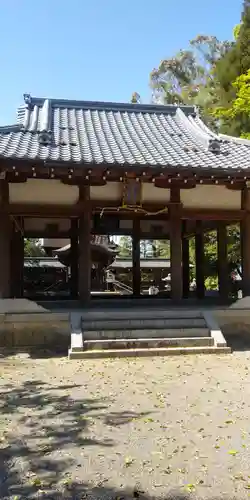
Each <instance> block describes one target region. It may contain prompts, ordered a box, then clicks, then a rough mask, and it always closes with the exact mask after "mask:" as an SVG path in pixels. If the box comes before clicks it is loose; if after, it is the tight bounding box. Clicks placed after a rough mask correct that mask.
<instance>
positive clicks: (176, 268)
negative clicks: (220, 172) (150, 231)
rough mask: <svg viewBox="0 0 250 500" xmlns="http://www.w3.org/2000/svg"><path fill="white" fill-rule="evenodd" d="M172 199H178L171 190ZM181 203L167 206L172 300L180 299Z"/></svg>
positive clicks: (181, 285)
mask: <svg viewBox="0 0 250 500" xmlns="http://www.w3.org/2000/svg"><path fill="white" fill-rule="evenodd" d="M172 193H173V194H172V199H178V193H174V192H172ZM181 210H182V205H181V203H172V204H171V205H170V207H169V211H170V213H169V226H170V259H171V298H172V299H173V301H176V302H178V301H180V300H181V299H182V290H183V282H182V279H183V276H182V241H181V236H182V222H181V216H182V213H181Z"/></svg>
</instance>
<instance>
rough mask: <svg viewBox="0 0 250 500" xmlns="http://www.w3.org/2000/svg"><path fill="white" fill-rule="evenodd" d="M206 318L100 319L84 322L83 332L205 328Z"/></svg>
mask: <svg viewBox="0 0 250 500" xmlns="http://www.w3.org/2000/svg"><path fill="white" fill-rule="evenodd" d="M205 327H206V323H205V320H204V318H181V319H180V318H160V319H159V318H157V319H152V318H150V319H134V318H133V319H129V318H126V319H110V318H108V319H98V320H94V321H89V320H85V319H84V320H82V330H83V331H85V330H125V329H127V328H128V329H130V330H139V329H140V330H149V329H150V330H151V329H157V328H159V329H163V328H168V329H170V328H205Z"/></svg>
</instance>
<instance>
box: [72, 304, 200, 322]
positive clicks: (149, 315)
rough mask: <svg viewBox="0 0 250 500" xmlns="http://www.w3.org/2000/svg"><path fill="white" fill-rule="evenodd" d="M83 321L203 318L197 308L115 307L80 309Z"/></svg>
mask: <svg viewBox="0 0 250 500" xmlns="http://www.w3.org/2000/svg"><path fill="white" fill-rule="evenodd" d="M81 315H82V320H83V321H98V320H99V321H101V320H107V319H108V320H132V319H151V320H152V319H176V318H179V319H191V318H193V319H196V318H203V313H202V311H200V310H199V309H181V308H180V309H179V308H178V309H157V308H155V309H154V308H153V307H150V308H147V307H145V308H140V309H129V310H126V309H125V310H124V309H119V307H117V308H116V309H112V310H107V309H106V310H105V309H104V310H99V309H98V310H95V309H94V310H91V309H89V310H87V311H82V313H81Z"/></svg>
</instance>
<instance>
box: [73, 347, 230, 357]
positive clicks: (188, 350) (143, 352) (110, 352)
mask: <svg viewBox="0 0 250 500" xmlns="http://www.w3.org/2000/svg"><path fill="white" fill-rule="evenodd" d="M230 352H231V349H230V347H214V346H198V347H196V346H194V347H151V348H143V347H141V348H137V349H98V350H94V349H90V350H88V351H87V350H84V351H72V350H71V349H70V350H69V359H98V358H128V357H139V356H144V357H146V356H147V357H149V356H150V357H152V356H176V355H180V354H182V355H183V354H229V353H230Z"/></svg>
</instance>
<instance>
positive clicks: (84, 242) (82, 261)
mask: <svg viewBox="0 0 250 500" xmlns="http://www.w3.org/2000/svg"><path fill="white" fill-rule="evenodd" d="M89 196H90V190H89V187H87V186H81V189H80V199H81V202H82V203H83V206H84V210H83V212H82V214H81V217H80V218H79V253H78V290H79V298H80V300H81V302H82V304H83V305H84V306H85V307H87V306H88V305H89V303H90V298H91V246H90V235H91V220H92V212H91V205H90V202H89Z"/></svg>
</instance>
